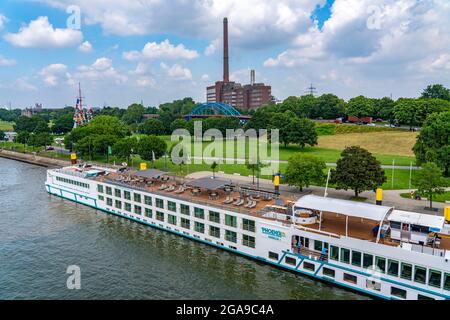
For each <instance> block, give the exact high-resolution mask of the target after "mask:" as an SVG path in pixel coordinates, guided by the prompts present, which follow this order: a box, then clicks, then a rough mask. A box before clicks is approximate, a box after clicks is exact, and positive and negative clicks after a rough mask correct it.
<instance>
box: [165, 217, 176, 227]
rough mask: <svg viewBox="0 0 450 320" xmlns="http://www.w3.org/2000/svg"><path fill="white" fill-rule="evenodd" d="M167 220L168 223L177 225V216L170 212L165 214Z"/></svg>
mask: <svg viewBox="0 0 450 320" xmlns="http://www.w3.org/2000/svg"><path fill="white" fill-rule="evenodd" d="M167 222H169V223H170V224H173V225H174V226H176V225H177V217H176V216H173V215H171V214H168V215H167Z"/></svg>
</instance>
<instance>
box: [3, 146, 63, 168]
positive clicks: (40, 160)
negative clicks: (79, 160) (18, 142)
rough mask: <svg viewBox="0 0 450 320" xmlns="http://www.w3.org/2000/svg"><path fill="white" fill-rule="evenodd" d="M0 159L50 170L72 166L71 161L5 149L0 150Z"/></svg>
mask: <svg viewBox="0 0 450 320" xmlns="http://www.w3.org/2000/svg"><path fill="white" fill-rule="evenodd" d="M0 157H2V158H7V159H11V160H17V161H21V162H26V163H30V164H35V165H38V166H43V167H49V168H53V167H64V166H67V165H70V161H69V160H64V159H55V158H49V157H43V156H39V155H37V154H32V153H21V152H16V151H11V150H5V149H0Z"/></svg>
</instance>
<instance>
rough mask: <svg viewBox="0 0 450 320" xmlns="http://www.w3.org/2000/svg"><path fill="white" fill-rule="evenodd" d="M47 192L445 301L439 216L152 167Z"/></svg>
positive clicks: (448, 264)
mask: <svg viewBox="0 0 450 320" xmlns="http://www.w3.org/2000/svg"><path fill="white" fill-rule="evenodd" d="M46 188H47V191H48V192H49V193H50V194H53V195H56V196H59V197H63V198H66V199H69V200H72V201H75V202H78V203H81V204H85V205H88V206H91V207H93V208H95V209H98V210H102V211H104V212H107V213H110V214H114V215H117V216H120V217H123V218H126V219H130V220H133V221H136V222H139V223H142V224H145V225H148V226H151V227H154V228H158V229H161V230H165V231H168V232H171V233H175V234H177V235H180V236H183V237H187V238H189V239H192V240H196V241H199V242H202V243H205V244H209V245H212V246H215V247H218V248H221V249H225V250H228V251H231V252H234V253H237V254H241V255H244V256H247V257H250V258H254V259H257V260H259V261H262V262H265V263H268V264H271V265H275V266H278V267H282V268H285V269H287V270H290V271H293V272H297V273H300V274H304V275H308V276H311V277H314V278H317V279H320V280H323V281H326V282H330V283H333V284H335V285H339V286H343V287H346V288H350V289H352V290H357V291H360V292H363V293H365V294H369V295H372V296H376V297H381V298H386V299H400V300H403V299H408V300H422V299H423V300H425V299H450V261H449V260H450V237H449V232H448V230H449V227H448V225H447V224H446V222H445V221H444V217H440V216H431V215H425V214H419V213H414V212H407V211H399V210H396V209H395V208H392V207H388V206H378V205H372V204H367V203H357V202H353V201H346V200H340V199H332V198H324V197H318V196H314V195H306V196H303V197H301V198H297V199H296V198H286V197H284V196H280V195H279V194H278V193H277V192H274V191H272V190H262V189H257V188H255V187H254V186H252V185H236V184H233V183H232V182H231V181H229V180H224V179H219V178H212V177H206V178H201V179H184V178H180V177H175V176H171V175H170V174H169V173H167V172H164V171H159V170H156V169H149V170H142V171H134V170H131V169H128V168H115V169H111V168H104V167H97V166H91V165H86V164H84V165H74V166H70V167H65V168H61V169H51V170H48V173H47V181H46Z"/></svg>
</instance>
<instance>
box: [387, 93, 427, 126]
mask: <svg viewBox="0 0 450 320" xmlns="http://www.w3.org/2000/svg"><path fill="white" fill-rule="evenodd" d="M419 104H420V102H418V100H417V99H405V98H402V99H398V101H397V102H396V104H395V107H394V116H395V119H396V120H397V121H398V122H399V123H401V124H406V125H408V126H409V128H410V129H412V128H413V127H415V126H418V125H420V123H421V119H420V114H419V108H420V106H419Z"/></svg>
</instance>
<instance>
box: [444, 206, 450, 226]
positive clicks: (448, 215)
mask: <svg viewBox="0 0 450 320" xmlns="http://www.w3.org/2000/svg"><path fill="white" fill-rule="evenodd" d="M444 217H445V221H447V222H449V223H450V207H446V208H444Z"/></svg>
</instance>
